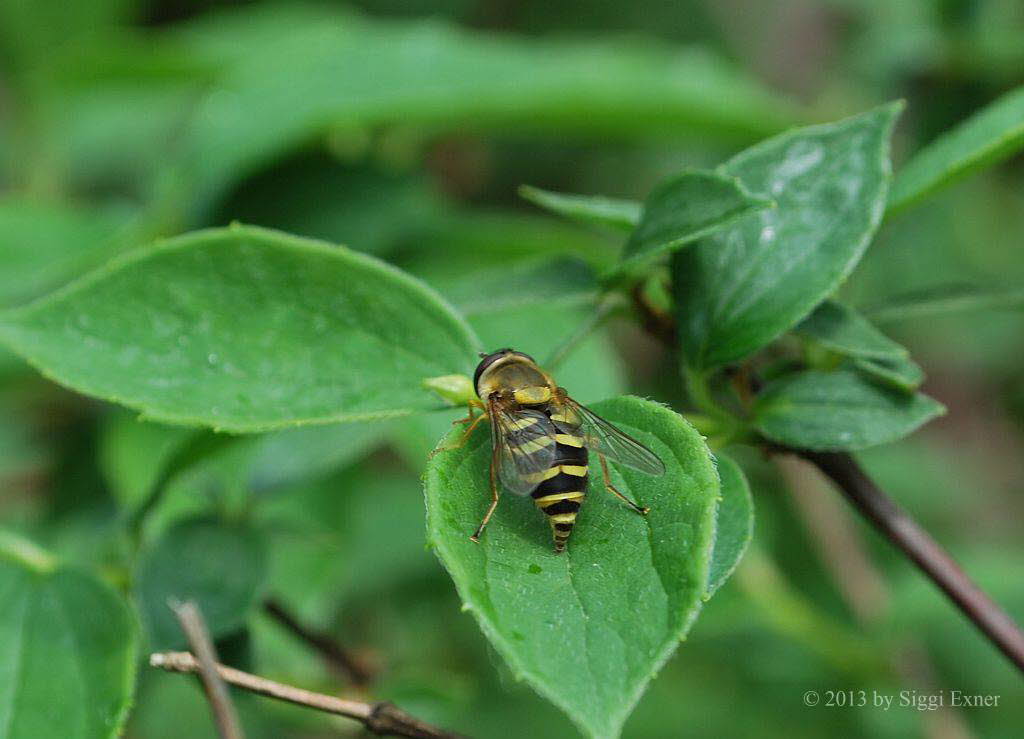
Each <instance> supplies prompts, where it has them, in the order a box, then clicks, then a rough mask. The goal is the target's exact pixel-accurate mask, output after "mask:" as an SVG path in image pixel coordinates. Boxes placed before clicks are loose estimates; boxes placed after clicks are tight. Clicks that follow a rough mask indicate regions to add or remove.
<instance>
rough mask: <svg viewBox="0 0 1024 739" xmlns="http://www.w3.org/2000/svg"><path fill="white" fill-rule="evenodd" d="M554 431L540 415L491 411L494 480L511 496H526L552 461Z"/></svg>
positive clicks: (531, 411) (525, 410) (517, 411)
mask: <svg viewBox="0 0 1024 739" xmlns="http://www.w3.org/2000/svg"><path fill="white" fill-rule="evenodd" d="M555 433H556V432H555V427H554V424H552V423H551V420H550V419H549V418H548V417H547V416H545V415H544V414H543V413H541V412H540V411H536V410H531V409H520V410H511V411H510V410H504V409H502V408H499V407H497V406H492V408H491V434H492V443H493V444H494V445H495V446H496V447H497V449H498V461H499V464H498V477H499V478H500V479H501V483H502V485H503V486H504V487H505V489H507V490H508V491H509V492H511V493H515V494H516V495H526V494H527V493H529V492H530V491H532V490H533V489H534V488H536V487H537V486H538V485H539V484H540V483H541V480H542V479H543V473H544V472H546V471H547V470H548V469H549V468H550V467H551V463H552V462H553V461H554V460H555Z"/></svg>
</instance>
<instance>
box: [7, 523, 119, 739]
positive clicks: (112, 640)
mask: <svg viewBox="0 0 1024 739" xmlns="http://www.w3.org/2000/svg"><path fill="white" fill-rule="evenodd" d="M0 602H2V603H3V608H0V696H3V700H2V701H0V737H2V738H3V739H40V737H61V739H99V738H101V737H110V739H113V738H114V737H117V736H120V735H121V730H122V726H123V724H124V720H125V718H126V716H127V714H128V706H129V704H130V702H131V697H132V693H133V691H134V689H135V666H136V662H137V660H138V647H139V645H138V628H137V625H136V622H135V620H134V618H133V617H132V615H131V612H130V611H129V609H128V605H127V603H126V602H125V601H124V599H123V598H121V597H120V596H118V595H117V594H116V593H115V592H114V591H113V590H111V589H110V588H109V587H107V586H106V585H105V584H103V583H102V582H100V581H99V580H97V579H96V578H95V577H93V576H92V575H89V574H86V573H84V572H79V571H77V570H74V569H71V568H66V567H63V566H61V565H59V564H58V563H57V562H55V561H54V560H53V558H52V557H50V556H49V555H48V554H46V553H45V552H42V551H40V550H38V549H36V548H35V547H34V546H33V545H31V544H30V543H29V542H27V541H25V540H23V539H20V538H17V537H15V536H13V535H11V534H7V533H3V532H0Z"/></svg>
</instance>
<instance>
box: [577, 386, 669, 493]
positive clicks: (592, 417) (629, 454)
mask: <svg viewBox="0 0 1024 739" xmlns="http://www.w3.org/2000/svg"><path fill="white" fill-rule="evenodd" d="M565 403H566V405H568V406H569V407H570V408H571V409H572V410H574V411H575V412H576V416H577V417H578V419H579V423H580V429H581V431H582V433H583V437H584V438H585V439H586V443H587V447H588V448H590V449H591V451H595V452H600V453H601V454H603V455H604V456H606V457H607V458H608V459H610V460H612V461H613V462H618V463H619V464H624V465H626V466H627V467H632V468H633V469H634V470H639V471H640V472H643V473H646V474H648V475H663V474H665V464H664V462H662V461H661V460H660V459H659V458H658V455H657V454H655V453H654V452H652V451H651V450H650V449H648V448H647V447H645V446H644V445H643V444H641V443H640V442H639V441H637V440H636V439H634V438H633V437H632V436H630V435H629V434H626V433H624V432H622V431H620V430H619V429H617V428H615V426H613V425H612V424H610V423H608V421H606V420H604V419H603V418H601V417H600V416H599V415H597V414H596V413H594V412H593V411H592V410H590V409H589V408H587V407H586V406H582V405H580V404H579V403H577V402H576V401H575V400H573V399H572V398H568V397H567V398H565Z"/></svg>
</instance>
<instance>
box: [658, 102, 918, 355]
mask: <svg viewBox="0 0 1024 739" xmlns="http://www.w3.org/2000/svg"><path fill="white" fill-rule="evenodd" d="M899 110H900V106H899V105H895V104H894V105H886V106H884V107H881V108H877V109H875V110H872V111H869V112H867V113H863V114H861V115H858V116H854V117H852V118H847V119H845V120H842V121H838V122H836V123H829V124H825V125H820V126H810V127H807V128H801V129H797V130H794V131H790V132H789V133H785V134H782V135H781V136H776V137H775V138H772V139H769V140H767V141H764V142H762V143H760V144H758V145H756V146H754V147H752V148H750V149H747V150H746V151H744V152H741V153H740V154H738V155H737V156H736V157H734V158H733V159H732V160H730V161H729V162H728V163H726V164H725V165H724V166H723V167H722V168H721V171H722V172H723V174H726V175H730V176H733V177H739V179H740V181H741V182H742V183H743V185H744V186H745V187H746V188H747V190H749V191H750V192H751V193H753V194H754V195H758V196H762V197H767V198H771V199H772V200H774V201H775V203H776V207H775V208H771V209H767V210H762V211H760V212H759V213H757V214H755V215H752V216H749V217H747V218H744V219H743V220H742V221H740V222H739V223H737V224H736V225H735V226H732V227H731V228H727V229H724V230H723V231H720V232H719V233H716V234H714V235H713V236H710V237H708V238H707V239H704V240H702V241H701V242H700V243H698V244H695V245H693V246H691V247H689V248H687V249H683V250H680V251H679V252H677V253H676V254H675V255H674V263H673V275H674V279H673V282H674V290H675V295H676V307H677V312H678V322H679V334H680V340H681V342H682V346H683V351H684V353H685V356H686V361H687V363H688V364H690V365H691V366H692V367H695V368H702V367H717V366H720V365H723V364H726V363H728V362H733V361H736V360H739V359H742V358H743V357H745V356H747V355H748V354H750V353H752V352H754V351H756V350H757V349H760V348H761V347H762V346H764V345H765V344H767V343H768V342H770V341H772V340H773V339H775V338H777V337H778V336H780V335H781V334H782V333H784V332H786V331H788V330H789V329H791V328H792V327H793V326H794V325H795V324H796V323H797V322H799V321H800V320H801V319H802V318H804V317H805V316H806V315H807V314H808V313H810V311H811V310H812V309H813V308H814V307H815V306H816V305H818V304H819V303H820V302H821V301H822V300H823V299H824V298H826V297H828V296H829V295H830V294H831V293H832V292H833V291H835V289H836V288H837V287H838V286H839V284H840V283H841V282H842V281H843V280H844V279H845V278H846V276H847V275H848V274H849V273H850V271H851V270H852V269H853V267H854V266H855V265H856V264H857V261H858V260H859V259H860V257H861V255H862V254H863V253H864V250H865V249H866V248H867V245H868V243H869V242H870V240H871V237H872V235H873V234H874V232H875V229H876V228H877V227H878V224H879V222H880V221H881V217H882V211H883V209H884V207H885V198H886V192H887V188H888V181H889V134H890V132H891V130H892V126H893V123H894V121H895V119H896V115H897V114H898V113H899Z"/></svg>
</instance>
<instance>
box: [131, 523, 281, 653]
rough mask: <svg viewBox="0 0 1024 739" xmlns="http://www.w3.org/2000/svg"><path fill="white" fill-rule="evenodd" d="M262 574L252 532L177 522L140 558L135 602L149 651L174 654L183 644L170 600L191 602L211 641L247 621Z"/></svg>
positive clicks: (263, 560)
mask: <svg viewBox="0 0 1024 739" xmlns="http://www.w3.org/2000/svg"><path fill="white" fill-rule="evenodd" d="M265 569H266V553H265V551H264V548H263V543H262V541H261V539H260V538H259V536H258V535H257V534H256V532H255V531H253V530H252V529H249V528H243V527H241V526H237V525H232V524H227V523H219V522H217V521H214V520H212V519H193V520H188V521H182V522H181V523H178V524H176V525H174V526H172V527H171V528H169V529H168V530H167V531H166V532H164V534H163V536H161V537H160V538H159V539H158V540H157V541H155V542H154V543H153V544H152V546H150V547H149V548H148V549H146V550H144V551H143V552H142V555H141V556H140V557H139V561H138V564H137V566H136V570H135V577H134V580H135V583H134V590H135V599H136V601H137V602H138V604H139V610H140V612H141V614H142V623H143V626H144V627H145V630H146V634H147V636H148V637H149V646H150V648H152V649H179V648H181V647H183V646H185V644H186V643H187V642H186V639H185V636H184V634H182V632H181V627H180V626H179V625H178V622H177V620H176V619H175V617H174V614H173V612H172V611H171V609H170V608H169V607H168V601H169V600H178V601H185V600H194V601H195V602H196V603H197V604H198V605H199V608H200V610H201V611H202V612H203V617H204V619H205V620H206V624H207V626H208V627H209V629H210V634H211V635H212V636H213V637H214V638H218V637H221V636H226V635H228V634H230V633H232V632H234V631H237V630H238V629H239V628H241V627H242V626H243V625H244V624H245V621H246V619H247V618H248V615H249V611H250V609H251V608H252V606H253V604H254V602H255V600H256V597H257V594H258V592H259V588H260V585H261V583H262V581H263V578H264V575H265Z"/></svg>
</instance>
